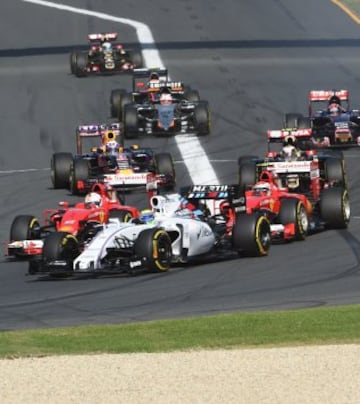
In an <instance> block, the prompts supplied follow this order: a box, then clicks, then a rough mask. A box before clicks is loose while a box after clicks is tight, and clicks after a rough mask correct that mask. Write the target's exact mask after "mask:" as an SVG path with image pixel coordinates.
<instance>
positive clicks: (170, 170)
mask: <svg viewBox="0 0 360 404" xmlns="http://www.w3.org/2000/svg"><path fill="white" fill-rule="evenodd" d="M154 158H155V166H156V174H161V175H166V176H169V177H171V178H172V179H173V181H172V182H171V184H169V185H168V186H166V185H165V189H166V190H167V191H172V190H173V189H174V186H175V178H176V173H175V167H174V161H173V159H172V156H171V154H170V153H158V154H155V156H154Z"/></svg>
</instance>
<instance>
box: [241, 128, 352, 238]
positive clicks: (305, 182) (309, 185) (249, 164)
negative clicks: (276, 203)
mask: <svg viewBox="0 0 360 404" xmlns="http://www.w3.org/2000/svg"><path fill="white" fill-rule="evenodd" d="M271 132H273V131H271ZM276 132H280V134H281V133H282V131H276ZM268 136H269V134H268ZM270 136H272V134H271V133H270ZM265 171H266V172H270V173H272V175H274V176H276V177H277V178H278V180H279V181H278V186H279V187H280V188H284V189H287V190H288V192H289V193H296V194H302V195H305V196H306V197H307V199H308V201H310V203H311V205H312V217H311V220H310V221H309V230H310V231H311V230H316V229H322V228H324V227H326V228H346V227H347V225H348V223H349V221H350V201H349V194H348V189H347V176H346V169H345V161H344V159H343V158H342V156H336V154H326V152H325V151H324V152H322V153H317V152H316V151H314V150H308V151H305V152H302V153H300V154H298V155H297V156H296V157H295V158H292V159H291V160H288V159H284V157H283V155H282V154H281V153H275V152H273V151H272V152H268V154H267V157H265V158H263V159H261V158H258V157H256V156H243V157H240V158H239V161H238V173H239V186H240V188H241V189H242V190H243V192H245V194H246V190H247V189H248V188H249V187H251V186H252V185H254V184H256V183H257V182H258V181H259V180H260V178H261V176H262V173H263V172H265ZM303 203H304V201H303Z"/></svg>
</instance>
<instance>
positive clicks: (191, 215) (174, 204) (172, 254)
mask: <svg viewBox="0 0 360 404" xmlns="http://www.w3.org/2000/svg"><path fill="white" fill-rule="evenodd" d="M238 194H239V187H238V186H230V185H220V186H219V185H216V186H204V185H200V186H195V185H194V186H191V187H190V188H188V189H187V192H186V193H185V194H182V195H181V194H167V195H154V196H152V197H151V198H150V206H151V210H148V211H147V212H144V213H143V214H142V215H141V216H140V217H139V220H135V219H134V220H133V221H131V222H127V223H120V222H119V221H115V220H114V221H111V222H110V223H109V224H108V225H106V226H104V229H103V230H102V231H100V232H98V233H97V234H96V235H95V237H94V238H93V239H92V240H91V242H90V243H89V244H88V245H87V246H86V248H84V249H83V250H82V249H81V248H79V246H78V243H77V242H76V239H75V238H74V237H71V238H68V236H67V234H66V233H58V234H54V235H51V236H49V237H47V239H46V240H45V245H44V249H43V254H42V256H41V257H37V258H35V259H34V260H32V261H31V262H30V264H29V273H30V274H41V273H47V274H51V275H52V274H59V273H65V274H69V275H74V274H81V273H87V274H89V273H92V274H104V273H123V272H125V273H132V274H133V273H137V272H144V271H150V272H165V271H167V270H168V269H169V268H170V267H171V265H173V264H176V263H181V264H183V263H187V262H189V261H191V260H194V259H199V258H201V257H204V258H206V259H209V258H210V257H213V258H214V257H215V258H216V259H219V258H220V259H221V258H225V257H227V256H229V254H232V255H233V254H234V253H240V254H243V255H246V256H263V255H266V254H267V253H268V249H269V247H270V241H271V239H270V226H269V222H268V219H267V218H266V217H265V216H262V215H260V214H259V213H256V214H246V213H245V200H244V198H243V197H239V195H238ZM221 202H225V203H226V204H227V208H228V209H227V210H226V213H224V214H223V213H222V212H223V211H222V209H221V207H219V206H220V204H221ZM207 203H209V204H207ZM215 205H218V212H216V211H213V212H211V207H212V206H215ZM229 212H231V214H230V215H229ZM48 245H50V246H51V248H50V247H49V248H47V246H48ZM60 246H61V248H59V247H60ZM48 251H49V253H48ZM55 252H56V254H55Z"/></svg>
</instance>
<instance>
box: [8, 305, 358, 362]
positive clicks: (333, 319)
mask: <svg viewBox="0 0 360 404" xmlns="http://www.w3.org/2000/svg"><path fill="white" fill-rule="evenodd" d="M344 343H360V305H355V306H343V307H335V308H318V309H307V310H297V311H281V312H259V313H239V314H223V315H218V316H205V317H197V318H188V319H181V320H162V321H149V322H143V323H131V324H121V325H93V326H82V327H69V328H51V329H38V330H26V331H3V332H1V333H0V358H14V357H28V356H49V355H68V354H95V353H129V352H168V351H175V350H193V349H215V348H217V349H220V348H223V349H229V348H235V347H257V346H262V347H270V346H291V345H314V344H344Z"/></svg>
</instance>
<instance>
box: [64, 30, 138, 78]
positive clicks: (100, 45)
mask: <svg viewBox="0 0 360 404" xmlns="http://www.w3.org/2000/svg"><path fill="white" fill-rule="evenodd" d="M116 38H117V33H115V32H113V33H102V34H89V35H88V39H89V41H90V43H91V45H90V49H89V50H86V51H82V50H73V51H72V52H71V54H70V70H71V73H72V74H74V75H75V76H77V77H86V76H88V75H91V74H93V75H94V74H95V75H96V74H114V73H120V72H127V71H129V70H130V71H131V70H133V69H134V68H136V67H141V66H142V65H143V59H142V54H141V52H140V51H137V50H130V49H125V48H124V47H123V45H121V44H119V43H113V41H115V40H116Z"/></svg>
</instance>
